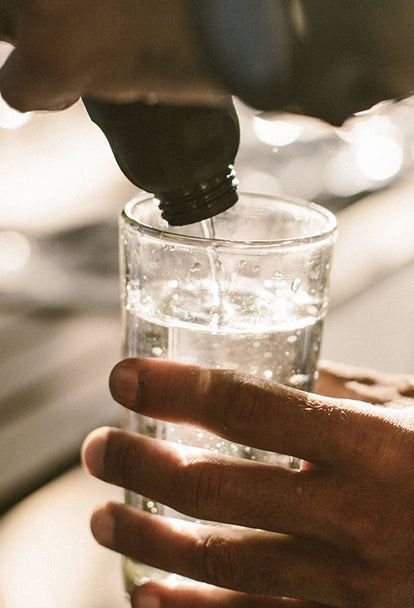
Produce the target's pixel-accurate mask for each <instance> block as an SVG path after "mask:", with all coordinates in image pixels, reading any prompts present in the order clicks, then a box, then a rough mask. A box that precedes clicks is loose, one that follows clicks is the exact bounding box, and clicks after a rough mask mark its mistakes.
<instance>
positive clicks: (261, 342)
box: [120, 194, 336, 591]
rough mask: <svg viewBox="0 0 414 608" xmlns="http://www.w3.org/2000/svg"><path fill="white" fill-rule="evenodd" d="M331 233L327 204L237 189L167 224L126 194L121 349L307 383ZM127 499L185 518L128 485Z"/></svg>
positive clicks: (223, 449) (211, 440)
mask: <svg viewBox="0 0 414 608" xmlns="http://www.w3.org/2000/svg"><path fill="white" fill-rule="evenodd" d="M335 233H336V221H335V218H334V216H333V215H332V214H331V213H330V212H329V211H328V210H326V209H324V208H323V207H321V206H318V205H315V204H313V203H308V202H303V201H298V200H289V199H285V198H277V197H274V196H266V195H258V194H241V195H240V197H239V201H238V202H237V203H236V204H235V205H234V207H232V208H231V209H229V210H227V211H226V212H224V213H222V214H220V215H218V216H216V217H214V218H212V219H209V220H205V221H203V222H200V223H197V224H192V225H189V226H184V227H170V226H169V225H168V224H167V223H166V222H165V221H164V220H163V219H162V218H161V215H160V212H159V209H158V207H157V204H156V201H155V200H154V199H153V197H152V196H150V195H142V196H139V197H137V198H136V199H134V200H132V201H131V202H129V203H128V204H127V205H126V207H125V209H124V211H123V213H122V217H121V220H120V257H121V274H122V311H123V338H124V339H123V356H124V357H153V358H162V359H173V360H175V361H180V362H185V363H194V364H198V365H203V366H207V367H214V368H226V369H234V370H238V371H241V372H246V373H248V374H253V375H255V376H259V377H264V378H268V379H273V380H275V381H277V382H280V383H283V384H285V385H287V386H291V387H294V388H297V389H301V390H305V391H309V390H311V389H312V387H313V384H314V380H315V374H316V364H317V359H318V353H319V349H320V343H321V336H322V325H323V320H324V317H325V314H326V310H327V305H328V277H329V270H330V267H331V260H332V253H333V246H334V241H335ZM122 426H123V428H125V429H127V430H129V431H134V432H138V433H142V434H144V435H146V436H149V437H155V438H161V439H165V440H168V441H173V442H177V443H180V444H183V445H190V446H196V447H200V448H203V449H206V450H211V451H213V452H218V453H221V454H231V455H234V456H238V457H240V458H247V459H250V460H256V461H260V462H263V463H269V464H276V465H280V466H285V467H294V468H297V467H298V466H299V462H298V460H297V459H296V458H293V457H291V456H290V455H282V454H274V453H270V452H266V451H263V450H258V449H253V448H251V447H249V446H243V445H238V444H236V443H232V442H230V441H225V440H223V439H222V438H220V437H217V436H213V435H212V434H211V433H209V432H206V431H203V430H201V429H196V428H193V427H191V428H190V427H185V426H183V425H177V424H171V423H168V422H163V421H157V420H153V419H150V418H147V417H145V416H142V415H140V414H136V413H134V412H130V411H125V414H124V417H123V423H122ZM126 501H127V503H128V504H130V505H133V506H134V507H136V508H137V509H142V510H143V511H147V512H150V513H157V514H159V515H165V516H173V517H184V516H183V515H180V514H179V513H177V512H175V511H172V509H170V508H168V507H166V506H164V505H162V504H159V503H157V502H155V501H153V500H151V499H149V498H147V497H145V496H138V495H136V494H134V493H132V492H127V494H126ZM154 542H156V540H154ZM124 576H125V584H126V588H127V590H128V591H130V590H131V589H132V588H133V586H134V585H137V584H142V583H144V582H147V581H149V580H154V579H163V578H165V577H168V576H170V577H171V576H173V575H168V574H167V573H164V572H161V571H159V570H156V569H154V568H151V567H149V566H146V565H144V564H138V563H135V562H133V561H131V560H128V559H126V560H125V564H124Z"/></svg>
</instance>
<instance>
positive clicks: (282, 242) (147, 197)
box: [121, 191, 338, 249]
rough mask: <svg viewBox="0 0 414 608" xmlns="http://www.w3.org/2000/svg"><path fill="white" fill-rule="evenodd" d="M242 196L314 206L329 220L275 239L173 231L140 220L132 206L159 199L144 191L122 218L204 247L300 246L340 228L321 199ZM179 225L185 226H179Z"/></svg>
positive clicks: (152, 231) (163, 235)
mask: <svg viewBox="0 0 414 608" xmlns="http://www.w3.org/2000/svg"><path fill="white" fill-rule="evenodd" d="M240 195H241V196H246V197H255V198H259V199H262V200H268V201H274V202H276V201H280V202H282V203H287V204H292V205H295V206H297V207H300V208H302V209H307V210H311V211H312V212H314V213H317V214H318V215H319V216H322V217H324V218H325V220H326V225H325V226H324V227H323V229H321V230H320V231H319V232H314V233H310V234H306V235H302V236H296V237H289V238H279V239H272V240H237V239H234V240H229V239H220V238H209V237H206V236H194V235H191V234H180V233H178V232H174V231H173V230H174V227H172V229H170V228H166V229H162V228H156V227H155V226H151V224H148V223H146V222H143V221H141V220H138V219H137V218H136V217H134V215H133V209H134V208H135V207H136V206H137V205H140V204H143V203H145V202H149V201H156V200H157V199H156V197H154V196H153V195H152V194H149V193H146V192H144V193H142V194H139V195H138V196H135V197H134V198H133V199H132V200H130V201H128V203H126V204H125V206H124V208H123V209H122V214H121V218H122V219H124V220H126V221H127V222H128V224H129V225H130V226H132V227H133V228H136V229H138V230H140V231H142V232H144V233H145V234H147V235H150V236H153V237H156V238H158V239H163V240H166V241H169V242H176V243H180V244H185V243H187V244H188V245H189V246H191V247H194V246H201V247H205V246H206V244H210V245H212V244H214V245H215V246H220V247H236V248H248V249H253V248H262V249H263V248H275V247H281V246H283V247H290V246H298V245H302V246H303V245H308V244H311V243H315V242H318V241H323V240H328V239H329V238H330V237H331V238H333V237H334V235H335V233H336V231H337V227H338V226H337V220H336V217H335V215H334V214H333V213H332V212H331V211H329V209H326V207H323V206H322V205H319V204H318V203H314V202H311V201H306V200H303V199H300V198H294V197H287V196H283V195H272V194H264V193H257V192H245V191H241V192H240ZM236 205H237V203H236ZM179 228H183V227H182V226H179Z"/></svg>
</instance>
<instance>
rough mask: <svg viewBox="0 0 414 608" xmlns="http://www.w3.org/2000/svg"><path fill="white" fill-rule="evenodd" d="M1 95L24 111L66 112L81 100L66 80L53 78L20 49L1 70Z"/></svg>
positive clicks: (13, 53) (13, 52)
mask: <svg viewBox="0 0 414 608" xmlns="http://www.w3.org/2000/svg"><path fill="white" fill-rule="evenodd" d="M0 92H1V95H2V97H3V99H4V100H5V101H6V102H7V103H8V104H9V105H10V106H11V107H12V108H15V109H16V110H19V111H20V112H28V111H33V110H63V109H65V108H68V107H69V106H71V105H72V104H74V103H75V102H76V101H77V100H78V99H79V95H74V94H68V93H67V91H66V90H65V89H64V87H63V79H61V78H59V79H57V78H56V77H52V75H51V74H48V73H47V72H46V71H45V70H44V69H42V66H41V65H40V64H36V63H34V62H33V61H31V60H29V59H27V57H25V56H23V53H22V52H21V51H20V49H18V48H15V49H14V50H13V51H12V52H11V53H10V55H9V57H8V58H7V60H6V62H5V63H4V65H3V67H2V68H1V70H0Z"/></svg>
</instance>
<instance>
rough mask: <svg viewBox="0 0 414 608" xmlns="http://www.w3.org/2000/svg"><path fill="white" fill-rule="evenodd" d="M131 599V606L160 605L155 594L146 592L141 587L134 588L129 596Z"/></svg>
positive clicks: (146, 607) (153, 607)
mask: <svg viewBox="0 0 414 608" xmlns="http://www.w3.org/2000/svg"><path fill="white" fill-rule="evenodd" d="M131 601H132V607H133V608H160V606H161V603H160V600H159V598H158V597H157V596H155V595H154V594H153V593H150V592H148V591H147V590H146V589H141V587H136V588H135V590H134V592H133V594H132V596H131Z"/></svg>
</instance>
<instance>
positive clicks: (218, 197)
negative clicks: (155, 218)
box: [155, 165, 239, 226]
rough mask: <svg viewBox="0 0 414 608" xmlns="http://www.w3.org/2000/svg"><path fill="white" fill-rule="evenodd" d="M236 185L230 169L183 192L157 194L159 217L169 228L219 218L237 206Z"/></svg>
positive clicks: (233, 172)
mask: <svg viewBox="0 0 414 608" xmlns="http://www.w3.org/2000/svg"><path fill="white" fill-rule="evenodd" d="M238 185H239V182H238V180H237V178H236V172H235V170H234V168H233V166H232V165H229V166H228V167H227V170H226V171H223V172H221V173H218V174H217V175H214V176H213V177H211V178H209V179H206V180H204V181H203V182H201V183H198V184H195V185H194V186H192V187H189V188H186V189H183V190H172V191H170V192H161V193H156V194H155V196H156V198H157V199H158V200H159V207H160V209H161V212H162V217H163V218H164V219H165V220H167V222H168V223H169V224H170V225H171V226H184V225H185V224H194V223H195V222H201V221H202V220H206V219H208V218H210V217H213V216H215V215H218V214H219V213H222V212H223V211H226V209H229V208H230V207H232V206H233V205H234V204H235V203H236V202H237V198H238V197H237V187H238Z"/></svg>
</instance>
